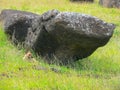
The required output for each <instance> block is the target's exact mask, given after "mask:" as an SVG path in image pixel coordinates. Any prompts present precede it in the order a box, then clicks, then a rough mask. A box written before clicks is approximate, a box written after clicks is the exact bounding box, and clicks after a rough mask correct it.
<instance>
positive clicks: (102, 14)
mask: <svg viewBox="0 0 120 90" xmlns="http://www.w3.org/2000/svg"><path fill="white" fill-rule="evenodd" d="M6 8H7V9H18V10H25V11H31V12H34V13H38V14H42V13H43V12H46V11H47V10H51V9H58V10H60V11H71V12H79V13H85V14H90V15H93V16H96V17H98V18H100V19H102V20H104V21H106V22H110V23H114V24H115V25H116V29H115V31H114V35H113V37H112V38H111V40H110V41H109V43H108V44H107V45H106V46H104V47H100V48H99V49H97V50H96V51H95V52H94V53H93V54H92V55H91V56H90V57H88V58H85V59H83V60H79V61H78V62H76V63H74V64H73V65H69V66H57V65H48V64H46V63H44V62H43V60H42V59H39V58H37V57H36V59H37V60H38V61H39V62H35V63H30V62H27V61H24V60H23V59H22V58H23V56H24V53H25V52H24V50H23V49H22V50H19V49H18V48H16V47H15V46H13V45H12V44H11V42H10V41H9V40H8V39H7V36H6V35H5V34H4V31H3V30H2V29H0V90H120V40H119V37H120V10H119V9H116V8H111V9H110V8H104V7H102V6H100V5H99V4H98V0H96V1H95V3H93V4H90V3H82V4H81V3H71V2H69V0H33V1H32V0H0V11H1V10H2V9H6ZM41 67H44V68H43V69H41ZM51 68H57V69H58V70H59V72H55V71H52V70H51Z"/></svg>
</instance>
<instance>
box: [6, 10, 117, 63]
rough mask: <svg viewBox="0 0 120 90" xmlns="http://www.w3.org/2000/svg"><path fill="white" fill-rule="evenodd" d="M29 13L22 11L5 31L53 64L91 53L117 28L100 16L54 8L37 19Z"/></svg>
mask: <svg viewBox="0 0 120 90" xmlns="http://www.w3.org/2000/svg"><path fill="white" fill-rule="evenodd" d="M28 16H29V15H27V16H26V14H25V15H24V14H21V13H20V14H15V15H12V16H11V17H10V18H9V19H6V20H5V23H4V27H5V28H4V29H5V32H7V33H8V34H9V35H11V37H15V39H16V40H17V43H19V42H24V46H25V48H29V49H32V50H33V51H34V52H35V53H36V54H38V55H40V56H42V57H45V58H46V60H47V61H48V62H49V63H51V61H52V62H53V60H54V59H55V60H58V61H59V63H64V64H66V63H68V62H71V61H77V60H79V59H82V58H85V57H88V56H90V55H91V54H92V53H93V52H94V51H95V50H96V49H97V48H98V47H101V46H104V45H105V44H106V43H107V42H108V41H109V39H110V38H111V36H112V34H113V30H114V28H115V26H114V25H113V24H111V23H106V22H104V21H102V20H100V19H98V18H96V17H93V16H90V15H86V14H80V13H74V12H59V11H58V10H51V11H48V12H46V13H44V14H42V15H37V16H36V15H33V17H34V18H32V17H28ZM8 22H9V23H8ZM6 27H7V29H6ZM14 33H16V34H14ZM20 33H21V34H20ZM18 36H19V37H20V40H19V38H16V37H18ZM22 37H24V39H22V41H21V38H22Z"/></svg>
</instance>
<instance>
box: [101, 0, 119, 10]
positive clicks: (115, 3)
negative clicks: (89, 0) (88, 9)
mask: <svg viewBox="0 0 120 90" xmlns="http://www.w3.org/2000/svg"><path fill="white" fill-rule="evenodd" d="M99 3H100V5H102V6H104V7H108V8H114V7H117V8H120V0H99Z"/></svg>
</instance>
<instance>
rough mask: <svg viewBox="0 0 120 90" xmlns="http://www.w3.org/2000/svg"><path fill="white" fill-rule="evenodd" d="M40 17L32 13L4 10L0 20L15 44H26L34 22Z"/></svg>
mask: <svg viewBox="0 0 120 90" xmlns="http://www.w3.org/2000/svg"><path fill="white" fill-rule="evenodd" d="M38 17H40V16H39V15H37V14H33V13H31V12H25V11H18V10H9V9H8V10H7V9H6V10H3V11H2V12H1V15H0V19H1V21H2V22H3V23H4V26H3V27H4V30H5V33H6V34H8V35H9V36H10V38H11V39H12V41H13V42H14V43H15V44H18V43H20V44H23V43H24V41H25V38H26V36H27V33H28V31H29V29H30V28H31V27H32V22H33V20H35V18H38Z"/></svg>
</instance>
